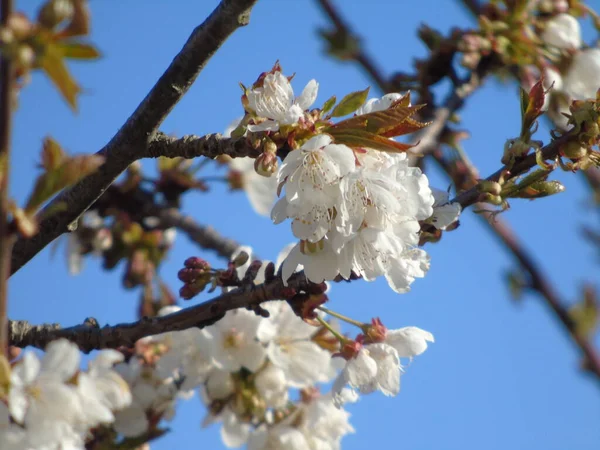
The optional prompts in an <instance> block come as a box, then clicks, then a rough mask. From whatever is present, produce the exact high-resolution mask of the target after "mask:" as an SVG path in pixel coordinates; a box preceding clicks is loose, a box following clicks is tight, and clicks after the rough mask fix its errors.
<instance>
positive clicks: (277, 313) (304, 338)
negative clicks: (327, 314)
mask: <svg viewBox="0 0 600 450" xmlns="http://www.w3.org/2000/svg"><path fill="white" fill-rule="evenodd" d="M264 307H265V308H266V309H267V310H268V311H269V312H270V315H271V317H270V318H269V319H268V320H265V321H263V323H262V324H261V325H262V326H261V328H259V331H258V337H259V339H261V341H263V342H267V343H268V344H267V355H268V357H269V361H270V362H271V363H272V364H273V365H274V366H276V367H278V368H279V369H281V370H282V371H283V374H284V376H285V380H286V382H287V384H288V385H289V386H292V387H296V388H304V387H310V386H312V385H314V384H315V383H317V382H324V381H328V373H329V370H328V369H329V366H330V361H331V354H330V353H329V352H328V351H327V350H324V349H322V348H321V347H319V345H318V344H317V343H315V342H314V341H312V340H311V338H312V336H313V335H314V334H315V333H316V331H317V328H315V327H314V326H312V325H309V324H307V323H305V322H304V321H303V320H302V319H300V318H299V317H298V316H296V314H295V313H294V311H293V310H292V308H291V307H290V306H289V304H288V303H287V302H281V301H279V302H269V303H267V304H265V305H264Z"/></svg>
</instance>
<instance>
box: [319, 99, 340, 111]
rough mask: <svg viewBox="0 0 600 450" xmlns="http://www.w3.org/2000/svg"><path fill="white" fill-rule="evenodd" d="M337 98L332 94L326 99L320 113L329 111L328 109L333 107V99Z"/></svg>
mask: <svg viewBox="0 0 600 450" xmlns="http://www.w3.org/2000/svg"><path fill="white" fill-rule="evenodd" d="M336 100H337V99H336V98H335V95H334V96H332V97H331V98H330V99H329V100H327V101H326V102H325V103H324V104H323V107H322V108H321V114H323V115H325V114H327V113H328V112H329V110H330V109H331V108H333V105H335V101H336Z"/></svg>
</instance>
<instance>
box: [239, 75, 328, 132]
mask: <svg viewBox="0 0 600 450" xmlns="http://www.w3.org/2000/svg"><path fill="white" fill-rule="evenodd" d="M318 90H319V84H318V83H317V82H316V81H315V80H310V81H309V82H308V84H307V85H306V86H305V87H304V90H303V91H302V94H300V96H299V97H298V98H294V90H293V89H292V85H291V84H290V82H289V80H288V79H287V77H286V76H285V75H283V74H282V73H281V72H280V71H278V70H276V71H274V72H273V73H269V74H267V75H266V76H265V78H264V80H263V84H262V86H261V87H257V88H254V89H251V90H249V91H248V92H247V94H246V95H247V97H248V106H249V107H250V109H252V110H253V111H254V112H255V113H256V115H257V116H259V117H263V118H265V119H267V120H265V121H264V122H261V123H259V124H257V125H248V130H249V131H251V132H256V131H266V130H269V131H277V130H278V129H279V127H280V126H281V125H291V124H293V123H296V122H298V120H300V118H301V117H302V115H303V114H304V111H306V110H307V109H308V108H310V106H311V105H312V104H313V103H314V102H315V100H316V98H317V92H318Z"/></svg>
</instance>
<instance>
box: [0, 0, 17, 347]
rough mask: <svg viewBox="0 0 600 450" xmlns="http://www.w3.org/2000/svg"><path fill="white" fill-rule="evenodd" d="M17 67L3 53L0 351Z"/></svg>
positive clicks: (5, 12)
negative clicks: (15, 73)
mask: <svg viewBox="0 0 600 450" xmlns="http://www.w3.org/2000/svg"><path fill="white" fill-rule="evenodd" d="M12 6H13V5H12V0H2V3H1V4H0V27H3V28H4V27H6V26H7V25H8V19H9V17H10V15H11V14H12ZM13 72H14V68H13V64H12V62H11V61H10V59H9V57H7V56H5V55H3V54H2V55H0V355H3V354H4V352H5V351H6V349H7V348H8V347H7V345H6V343H7V340H6V339H7V320H8V319H7V316H6V314H7V306H8V305H7V303H8V298H7V296H8V286H7V285H8V279H9V277H10V263H11V251H12V247H13V244H14V242H15V235H14V233H13V232H12V231H11V230H10V227H9V197H8V185H9V183H8V179H9V174H10V134H11V128H12V103H13V95H14V91H13V89H14V73H13Z"/></svg>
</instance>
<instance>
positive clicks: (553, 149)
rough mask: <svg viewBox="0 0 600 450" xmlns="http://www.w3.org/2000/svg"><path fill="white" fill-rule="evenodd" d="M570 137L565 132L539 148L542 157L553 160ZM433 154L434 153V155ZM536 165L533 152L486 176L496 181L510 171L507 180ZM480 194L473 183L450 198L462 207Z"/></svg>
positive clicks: (445, 168) (473, 176)
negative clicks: (470, 186) (511, 164)
mask: <svg viewBox="0 0 600 450" xmlns="http://www.w3.org/2000/svg"><path fill="white" fill-rule="evenodd" d="M571 137H572V133H565V134H564V135H563V136H561V137H560V138H559V139H556V140H554V141H552V142H550V143H549V144H548V145H546V146H545V147H543V148H542V149H541V152H542V155H543V156H542V158H543V159H544V160H545V161H548V160H554V159H555V158H556V157H557V156H558V154H559V151H560V148H561V146H562V144H564V143H565V142H566V141H567V140H568V139H569V138H571ZM434 156H435V155H434ZM536 165H537V162H536V157H535V153H531V154H529V155H528V156H527V157H525V158H524V159H522V160H521V161H519V162H517V163H516V164H514V165H513V166H512V167H510V168H509V167H508V166H503V167H502V168H501V169H499V170H497V171H496V172H494V173H493V174H492V175H490V176H489V177H487V178H486V180H488V181H498V180H499V179H500V177H501V176H502V174H503V173H506V172H507V171H508V172H509V173H510V175H509V176H505V177H504V178H505V180H509V179H511V178H516V177H517V176H519V175H521V174H523V173H526V172H528V171H529V170H530V169H532V168H533V167H535V166H536ZM442 167H443V168H444V170H446V172H448V170H447V169H448V167H445V166H442ZM466 170H469V171H470V172H471V173H470V176H471V178H472V179H473V180H474V181H476V179H477V174H475V173H473V172H472V169H471V168H470V167H466ZM480 195H481V191H479V189H478V186H477V185H475V186H473V187H472V188H470V189H467V190H466V191H463V192H461V193H460V194H458V195H457V196H456V197H455V198H454V199H452V200H451V203H460V205H461V206H462V207H463V208H466V207H468V206H471V205H474V204H475V203H476V202H477V201H478V200H479V197H480Z"/></svg>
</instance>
